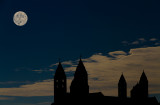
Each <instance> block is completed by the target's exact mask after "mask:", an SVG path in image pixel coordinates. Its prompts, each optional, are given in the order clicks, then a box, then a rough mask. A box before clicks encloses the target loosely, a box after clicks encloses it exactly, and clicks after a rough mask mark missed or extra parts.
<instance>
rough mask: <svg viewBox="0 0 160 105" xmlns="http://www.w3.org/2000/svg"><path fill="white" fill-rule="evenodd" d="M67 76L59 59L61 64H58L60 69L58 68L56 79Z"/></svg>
mask: <svg viewBox="0 0 160 105" xmlns="http://www.w3.org/2000/svg"><path fill="white" fill-rule="evenodd" d="M65 76H66V75H65V72H64V69H63V67H62V64H61V61H60V58H59V64H58V67H57V69H56V72H55V77H65Z"/></svg>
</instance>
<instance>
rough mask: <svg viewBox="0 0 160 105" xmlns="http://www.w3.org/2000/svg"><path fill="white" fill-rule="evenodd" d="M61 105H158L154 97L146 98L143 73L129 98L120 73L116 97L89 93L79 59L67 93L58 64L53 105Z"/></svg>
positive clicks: (63, 74) (146, 88) (84, 71)
mask: <svg viewBox="0 0 160 105" xmlns="http://www.w3.org/2000/svg"><path fill="white" fill-rule="evenodd" d="M61 104H71V105H72V104H99V105H106V104H108V105H115V104H117V105H118V104H119V105H121V104H123V105H135V104H143V105H151V104H152V105H159V103H158V101H157V99H156V97H148V79H147V76H146V75H145V72H144V71H143V73H142V75H141V77H140V81H139V83H137V84H136V85H135V86H134V87H133V89H132V90H131V97H127V82H126V80H125V77H124V75H123V73H122V75H121V77H120V79H119V82H118V97H114V96H104V95H103V94H102V93H101V92H98V93H89V85H88V73H87V71H86V69H85V66H84V64H83V62H82V59H81V58H80V60H79V64H78V66H77V68H76V71H75V74H74V79H73V81H72V83H71V86H70V93H67V81H66V74H65V72H64V69H63V67H62V65H61V62H59V64H58V67H57V70H56V72H55V76H54V103H52V104H51V105H61Z"/></svg>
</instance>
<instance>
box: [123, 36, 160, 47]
mask: <svg viewBox="0 0 160 105" xmlns="http://www.w3.org/2000/svg"><path fill="white" fill-rule="evenodd" d="M150 42H152V43H150ZM159 42H160V41H159V40H158V39H157V38H150V39H145V38H138V39H137V40H134V41H132V42H129V41H122V44H123V45H125V46H127V45H142V46H146V47H147V46H148V47H149V45H158V44H157V43H159ZM148 43H150V44H149V45H147V44H148Z"/></svg>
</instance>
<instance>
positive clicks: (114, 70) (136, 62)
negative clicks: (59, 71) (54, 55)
mask: <svg viewBox="0 0 160 105" xmlns="http://www.w3.org/2000/svg"><path fill="white" fill-rule="evenodd" d="M159 52H160V47H159V46H157V47H146V48H135V49H131V50H130V51H129V52H127V53H126V52H124V51H114V52H109V53H108V54H105V55H103V54H102V53H98V54H94V55H92V56H90V57H89V58H85V59H82V60H83V61H84V65H85V67H86V69H87V71H88V74H89V85H90V92H98V91H102V92H103V93H104V94H105V95H113V96H116V95H117V83H118V80H119V78H120V75H121V73H122V72H123V74H124V76H125V78H126V80H127V83H128V95H129V94H130V92H129V91H130V90H131V88H132V87H133V86H134V85H135V84H136V83H137V81H139V78H140V75H141V73H142V71H143V69H144V70H145V72H146V75H147V76H148V79H149V93H150V94H153V93H160V65H159V63H160V53H159ZM75 62H77V60H76V61H65V63H63V66H65V64H66V65H69V66H67V67H65V68H64V69H65V71H66V73H69V72H71V71H72V72H73V71H75V69H76V65H77V64H76V65H75ZM54 65H55V64H54ZM72 78H73V76H72V77H69V78H68V80H67V82H68V83H67V85H68V91H69V86H70V83H71V81H72ZM53 94H54V93H53V80H52V79H49V80H44V81H41V82H36V83H34V84H27V85H21V86H20V87H18V88H1V89H0V95H7V96H28V97H29V96H52V95H53Z"/></svg>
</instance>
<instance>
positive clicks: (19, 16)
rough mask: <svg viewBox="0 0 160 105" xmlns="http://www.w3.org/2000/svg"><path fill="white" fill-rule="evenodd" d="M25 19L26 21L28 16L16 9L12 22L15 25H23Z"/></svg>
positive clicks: (25, 21)
mask: <svg viewBox="0 0 160 105" xmlns="http://www.w3.org/2000/svg"><path fill="white" fill-rule="evenodd" d="M27 21H28V16H27V14H26V13H25V12H23V11H18V12H16V13H15V14H14V16H13V22H14V23H15V24H16V25H17V26H23V25H25V24H26V23H27Z"/></svg>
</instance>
